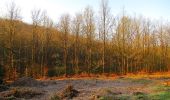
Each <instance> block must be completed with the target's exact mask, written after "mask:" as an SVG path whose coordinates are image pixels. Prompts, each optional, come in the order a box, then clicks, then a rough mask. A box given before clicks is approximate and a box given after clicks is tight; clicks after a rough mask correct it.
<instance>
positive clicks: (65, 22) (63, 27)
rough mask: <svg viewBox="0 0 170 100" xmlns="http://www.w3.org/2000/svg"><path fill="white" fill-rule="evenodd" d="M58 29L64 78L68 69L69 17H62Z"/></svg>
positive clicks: (66, 15)
mask: <svg viewBox="0 0 170 100" xmlns="http://www.w3.org/2000/svg"><path fill="white" fill-rule="evenodd" d="M59 28H60V31H61V32H62V42H63V51H64V54H63V64H64V68H65V76H66V77H67V75H68V68H67V56H68V55H67V54H68V34H69V33H70V16H69V15H68V14H65V15H62V16H61V19H60V22H59Z"/></svg>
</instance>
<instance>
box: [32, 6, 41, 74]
mask: <svg viewBox="0 0 170 100" xmlns="http://www.w3.org/2000/svg"><path fill="white" fill-rule="evenodd" d="M31 18H32V55H31V64H32V68H31V75H33V76H35V74H36V73H35V72H34V71H33V66H34V64H36V61H37V60H38V53H39V52H38V47H39V40H38V37H39V35H38V34H39V26H40V24H41V21H42V19H41V10H40V9H38V10H36V9H34V10H32V12H31Z"/></svg>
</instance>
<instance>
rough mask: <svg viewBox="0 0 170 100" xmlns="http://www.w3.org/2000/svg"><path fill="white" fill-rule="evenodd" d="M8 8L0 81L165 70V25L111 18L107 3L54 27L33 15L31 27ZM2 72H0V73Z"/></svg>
mask: <svg viewBox="0 0 170 100" xmlns="http://www.w3.org/2000/svg"><path fill="white" fill-rule="evenodd" d="M21 18H22V17H21V15H20V9H19V8H18V7H17V6H16V5H15V3H11V4H10V5H9V6H8V10H7V11H6V16H2V17H1V19H0V64H1V65H0V75H1V76H0V77H4V78H5V79H6V80H10V79H16V78H18V77H21V76H31V77H35V78H39V77H45V76H61V75H65V76H68V75H74V74H81V73H86V74H101V73H104V74H105V73H108V74H127V73H138V72H146V73H152V72H166V71H169V70H170V63H169V61H170V53H169V50H170V48H169V45H170V43H169V42H170V41H169V40H170V26H169V23H168V22H163V21H151V20H150V19H145V18H142V17H139V18H137V17H130V16H128V15H127V14H126V12H125V11H124V10H123V12H122V13H121V15H120V16H118V17H116V16H113V15H112V14H111V10H110V8H109V6H108V2H107V1H106V0H102V2H101V5H100V10H99V13H98V14H96V13H95V12H94V11H93V9H92V7H90V6H87V7H86V8H85V9H84V11H83V12H79V13H76V14H75V16H72V17H71V16H70V15H69V14H64V15H62V16H61V18H60V20H59V22H58V23H57V24H55V23H53V21H52V20H51V19H50V18H49V17H48V15H47V12H46V11H41V10H39V9H34V10H33V11H32V12H31V18H32V24H26V23H24V22H23V21H22V19H21ZM2 69H3V70H2Z"/></svg>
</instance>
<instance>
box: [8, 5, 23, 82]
mask: <svg viewBox="0 0 170 100" xmlns="http://www.w3.org/2000/svg"><path fill="white" fill-rule="evenodd" d="M6 18H7V21H6V22H7V23H6V24H5V29H6V33H7V38H8V47H7V48H9V66H10V68H9V70H8V71H9V73H10V74H13V75H12V76H13V78H14V79H15V78H16V66H15V65H14V45H15V36H16V34H17V21H18V20H20V19H21V16H20V9H19V7H17V6H16V4H15V3H14V2H12V3H10V4H9V5H8V7H7V17H6ZM11 69H12V70H11ZM13 72H14V73H13ZM9 79H11V76H10V75H9Z"/></svg>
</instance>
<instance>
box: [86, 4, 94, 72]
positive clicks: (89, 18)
mask: <svg viewBox="0 0 170 100" xmlns="http://www.w3.org/2000/svg"><path fill="white" fill-rule="evenodd" d="M83 19H84V20H83V30H84V34H85V38H86V45H87V47H86V51H87V52H86V54H87V57H86V63H87V66H88V73H90V68H91V67H92V41H93V39H94V36H95V35H94V34H95V20H94V11H93V9H92V8H91V7H90V6H88V7H86V8H85V10H84V14H83Z"/></svg>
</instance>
